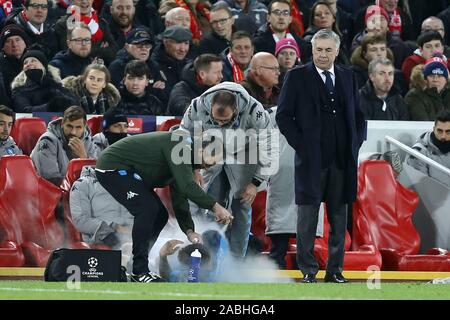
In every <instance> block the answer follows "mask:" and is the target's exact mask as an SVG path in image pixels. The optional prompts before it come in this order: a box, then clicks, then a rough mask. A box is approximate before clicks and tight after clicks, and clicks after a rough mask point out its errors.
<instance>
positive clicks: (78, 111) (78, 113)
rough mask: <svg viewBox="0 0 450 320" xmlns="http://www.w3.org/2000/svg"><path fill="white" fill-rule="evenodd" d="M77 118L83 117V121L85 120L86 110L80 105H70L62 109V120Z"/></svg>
mask: <svg viewBox="0 0 450 320" xmlns="http://www.w3.org/2000/svg"><path fill="white" fill-rule="evenodd" d="M78 119H84V123H86V121H87V117H86V112H84V110H83V108H82V107H80V106H71V107H69V108H67V109H66V111H64V115H63V118H62V121H63V122H66V121H75V120H78Z"/></svg>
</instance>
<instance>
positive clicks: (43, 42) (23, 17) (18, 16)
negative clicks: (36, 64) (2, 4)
mask: <svg viewBox="0 0 450 320" xmlns="http://www.w3.org/2000/svg"><path fill="white" fill-rule="evenodd" d="M48 8H49V1H48V0H25V1H24V8H23V9H22V10H17V11H13V12H11V14H10V15H9V16H8V18H7V19H6V21H5V25H8V24H16V25H17V26H19V27H20V28H22V29H23V30H24V31H25V32H26V34H27V36H28V38H29V40H30V45H31V44H35V43H37V44H39V45H40V46H41V47H42V48H43V50H44V53H45V55H46V57H47V59H51V58H53V56H54V55H55V53H56V52H58V49H59V46H58V38H57V37H56V35H55V32H54V31H53V29H52V28H51V26H50V24H49V23H48V22H47V15H48Z"/></svg>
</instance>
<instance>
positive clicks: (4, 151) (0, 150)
mask: <svg viewBox="0 0 450 320" xmlns="http://www.w3.org/2000/svg"><path fill="white" fill-rule="evenodd" d="M13 123H14V112H13V111H12V110H11V109H9V108H8V107H6V106H2V105H0V157H3V156H6V155H13V154H22V150H20V148H19V147H18V146H17V145H16V143H15V142H14V139H13V138H12V137H11V136H10V134H11V129H12V126H13Z"/></svg>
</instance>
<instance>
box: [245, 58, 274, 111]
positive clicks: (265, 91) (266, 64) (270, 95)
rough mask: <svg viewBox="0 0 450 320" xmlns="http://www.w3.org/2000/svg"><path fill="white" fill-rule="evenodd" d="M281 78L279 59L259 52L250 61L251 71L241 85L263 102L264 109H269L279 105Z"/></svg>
mask: <svg viewBox="0 0 450 320" xmlns="http://www.w3.org/2000/svg"><path fill="white" fill-rule="evenodd" d="M279 76H280V65H279V64H278V60H277V58H275V56H274V55H273V54H271V53H268V52H258V53H257V54H255V55H254V56H253V58H252V60H251V61H250V71H249V72H248V74H247V76H246V77H245V79H244V80H243V81H242V82H241V83H240V84H241V85H242V86H243V87H244V88H245V90H247V92H248V93H249V94H250V95H251V96H252V97H253V98H255V99H256V100H258V101H259V102H261V104H262V105H263V107H264V109H268V108H271V107H274V106H276V105H277V104H278V95H279V93H280V89H279V88H278V86H277V85H278V77H279Z"/></svg>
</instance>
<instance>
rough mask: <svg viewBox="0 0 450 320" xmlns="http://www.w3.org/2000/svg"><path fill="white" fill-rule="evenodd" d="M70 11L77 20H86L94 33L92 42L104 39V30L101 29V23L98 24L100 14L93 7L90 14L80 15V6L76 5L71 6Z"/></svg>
mask: <svg viewBox="0 0 450 320" xmlns="http://www.w3.org/2000/svg"><path fill="white" fill-rule="evenodd" d="M70 12H71V13H72V16H74V17H75V21H80V22H84V23H85V24H86V25H87V26H88V27H89V29H90V30H91V33H92V37H91V39H92V42H97V41H100V40H102V39H103V31H102V29H100V25H99V24H98V16H97V12H96V11H95V10H94V9H91V14H90V16H87V15H81V16H80V15H79V8H77V7H76V6H71V7H70Z"/></svg>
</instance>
